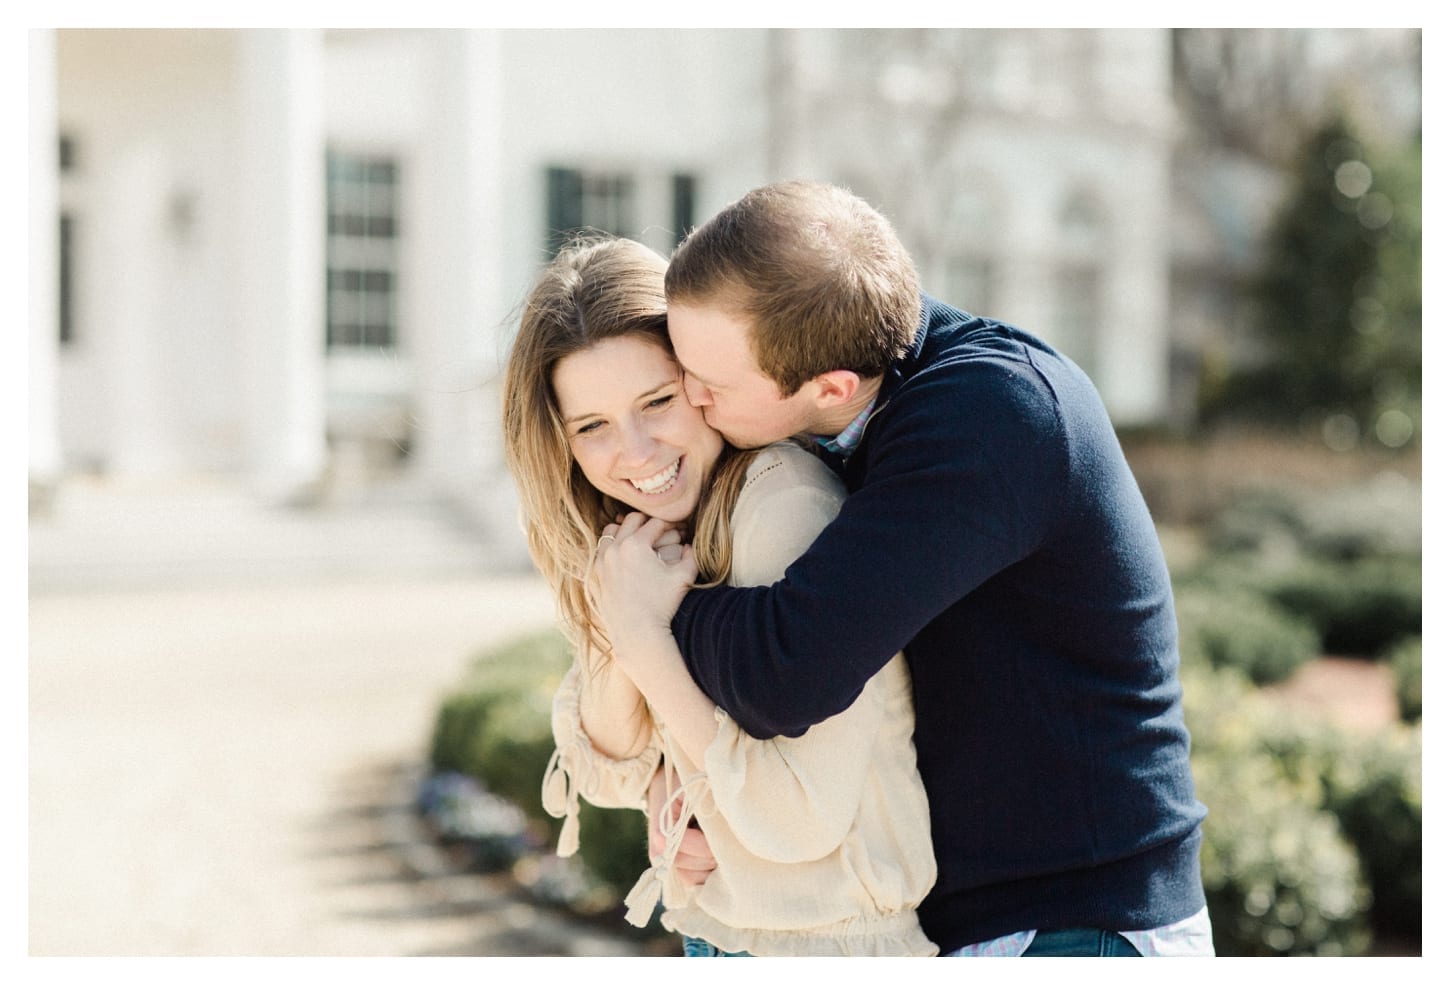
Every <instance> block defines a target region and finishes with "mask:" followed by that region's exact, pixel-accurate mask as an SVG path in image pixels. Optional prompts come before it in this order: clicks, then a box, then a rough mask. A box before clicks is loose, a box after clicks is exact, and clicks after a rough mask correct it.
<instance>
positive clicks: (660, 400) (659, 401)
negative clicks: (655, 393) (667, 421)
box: [645, 393, 675, 408]
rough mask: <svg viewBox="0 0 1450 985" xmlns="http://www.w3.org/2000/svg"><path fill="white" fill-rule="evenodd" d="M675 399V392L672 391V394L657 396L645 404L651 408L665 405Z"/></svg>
mask: <svg viewBox="0 0 1450 985" xmlns="http://www.w3.org/2000/svg"><path fill="white" fill-rule="evenodd" d="M674 399H675V395H674V394H673V393H670V394H666V395H665V396H663V397H655V398H654V399H653V400H651V401H650V402H649V403H647V404H645V406H646V407H649V408H656V407H663V406H665V405H666V404H668V403H669V402H670V401H671V400H674Z"/></svg>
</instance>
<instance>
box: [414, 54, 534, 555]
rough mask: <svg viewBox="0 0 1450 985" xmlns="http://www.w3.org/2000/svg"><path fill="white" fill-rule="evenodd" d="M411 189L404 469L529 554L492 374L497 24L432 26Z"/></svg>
mask: <svg viewBox="0 0 1450 985" xmlns="http://www.w3.org/2000/svg"><path fill="white" fill-rule="evenodd" d="M432 41H433V43H434V44H435V45H436V51H437V56H438V57H437V58H436V60H435V61H434V62H433V70H432V72H431V74H430V77H429V83H428V92H429V98H428V101H429V104H430V105H432V106H433V107H434V110H435V111H434V113H433V114H432V117H431V119H429V121H428V123H427V126H426V128H424V133H423V138H422V143H421V146H420V147H419V150H418V155H417V160H416V167H415V173H414V174H413V175H412V177H411V178H408V179H405V180H408V181H414V182H416V183H417V184H416V186H415V189H414V190H415V193H416V194H414V195H412V196H410V199H409V200H410V201H411V202H413V204H414V209H415V215H414V217H413V221H412V222H410V223H409V228H410V229H411V230H413V232H412V233H411V235H410V242H409V247H408V249H409V250H410V252H409V254H408V266H407V276H408V279H409V281H408V288H407V291H408V294H409V297H410V298H411V301H410V303H409V305H408V310H409V312H410V317H409V321H408V322H407V323H406V324H405V325H404V329H403V330H404V331H405V332H407V333H408V336H409V341H408V346H407V347H408V351H409V353H410V355H411V356H412V358H413V364H414V366H415V367H416V370H417V374H418V376H417V381H418V382H417V388H416V390H415V394H414V396H415V400H416V406H417V409H418V411H417V412H418V423H419V427H418V430H417V432H416V444H415V451H414V460H413V464H412V466H411V467H412V469H414V470H415V473H414V474H415V477H416V478H418V479H419V480H420V481H422V482H424V483H426V484H427V485H428V486H429V487H431V488H432V489H433V490H434V491H435V492H436V493H437V494H439V495H440V496H442V497H443V498H445V499H448V500H449V501H451V502H452V503H453V504H454V505H455V506H458V507H459V508H461V509H463V510H464V511H466V512H467V513H469V514H471V515H472V516H473V517H474V519H475V520H476V521H477V522H479V523H480V524H481V525H483V526H484V527H485V529H488V530H489V531H490V532H491V533H492V534H493V535H494V536H495V539H496V542H497V544H498V550H499V552H500V553H501V554H502V555H504V556H508V555H512V554H515V553H516V554H517V555H518V557H519V558H520V559H523V558H525V557H526V554H525V551H524V547H523V542H522V539H521V538H520V537H519V535H518V531H517V523H516V522H515V512H516V507H515V505H514V500H513V490H512V485H511V483H510V481H509V478H508V473H507V470H506V468H505V466H504V464H503V453H502V439H501V430H500V429H501V422H500V418H499V399H500V390H499V382H500V380H501V377H502V371H503V369H502V367H503V358H504V355H505V353H506V345H505V342H506V339H507V338H508V337H509V336H510V334H511V332H512V331H513V327H514V326H512V325H507V324H502V323H501V322H500V319H501V318H502V317H503V315H504V313H505V312H508V311H510V310H511V309H512V307H513V306H514V304H515V303H516V302H517V301H518V300H519V298H517V297H513V296H506V292H507V291H508V290H510V289H511V288H509V287H505V286H504V285H503V284H501V281H502V277H501V276H500V274H501V271H503V270H504V269H506V267H505V262H504V261H505V258H504V256H503V255H502V249H503V246H502V244H503V243H504V242H505V238H504V237H503V236H502V235H501V234H500V231H499V230H500V226H501V224H502V221H503V220H502V216H503V195H504V188H503V181H502V178H501V177H500V176H501V174H502V171H503V165H502V162H503V146H502V120H501V115H502V94H501V88H502V77H501V70H502V59H501V53H500V48H501V42H502V36H501V32H500V31H498V30H452V31H440V32H438V33H437V34H435V35H433V36H432Z"/></svg>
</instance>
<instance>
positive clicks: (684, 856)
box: [649, 769, 715, 886]
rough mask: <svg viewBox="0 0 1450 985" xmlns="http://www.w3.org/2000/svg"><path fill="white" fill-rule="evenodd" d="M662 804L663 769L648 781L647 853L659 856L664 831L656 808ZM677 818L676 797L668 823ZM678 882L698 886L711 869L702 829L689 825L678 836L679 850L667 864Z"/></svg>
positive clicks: (711, 855) (661, 850)
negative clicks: (673, 862) (671, 862)
mask: <svg viewBox="0 0 1450 985" xmlns="http://www.w3.org/2000/svg"><path fill="white" fill-rule="evenodd" d="M664 804H665V771H664V770H663V769H660V770H657V771H656V772H655V778H654V779H653V780H651V781H650V785H649V857H650V860H651V861H653V860H654V859H657V858H659V857H660V856H661V855H663V854H664V851H665V833H664V831H662V830H661V829H660V809H661V808H663V807H664ZM679 819H680V805H679V802H678V801H676V802H675V804H674V805H673V807H672V809H671V813H670V821H671V823H673V822H675V821H678V820H679ZM671 868H673V869H674V871H675V875H677V876H678V877H679V879H680V882H682V883H684V884H685V885H686V886H698V885H700V884H701V883H703V882H704V881H705V880H706V879H708V878H709V876H710V873H711V872H714V871H715V855H714V853H713V852H711V851H710V844H709V842H707V841H706V840H705V833H704V832H703V831H701V830H700V829H699V828H696V827H691V828H690V829H689V830H687V831H686V832H685V836H684V837H683V838H682V839H681V840H680V850H679V851H678V852H676V853H675V864H674V865H673V866H671Z"/></svg>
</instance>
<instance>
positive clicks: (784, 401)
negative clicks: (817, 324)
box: [669, 304, 814, 448]
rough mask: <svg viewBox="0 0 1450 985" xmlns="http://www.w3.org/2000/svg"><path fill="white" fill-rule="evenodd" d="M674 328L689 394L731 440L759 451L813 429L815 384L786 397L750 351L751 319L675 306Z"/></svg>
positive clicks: (672, 337)
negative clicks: (762, 447)
mask: <svg viewBox="0 0 1450 985" xmlns="http://www.w3.org/2000/svg"><path fill="white" fill-rule="evenodd" d="M669 326H670V342H671V344H673V346H674V349H675V358H677V359H678V360H679V362H680V366H681V367H682V368H683V369H684V371H685V395H686V396H687V397H688V398H689V401H690V403H692V404H694V405H695V406H696V407H699V408H701V409H702V410H704V412H705V421H706V423H708V424H709V425H710V426H711V427H712V428H714V429H715V430H717V431H719V432H720V433H721V434H723V435H724V436H725V440H726V441H729V442H730V443H731V444H732V445H734V446H736V447H737V448H758V447H761V446H762V445H768V444H770V443H771V442H772V441H780V440H781V439H782V438H788V437H790V436H791V435H793V434H802V433H808V432H809V431H810V424H811V420H812V417H813V410H814V408H813V405H812V404H811V400H810V397H809V391H810V388H811V385H810V384H809V383H807V384H806V385H805V386H804V387H802V388H801V389H800V390H798V391H796V393H795V394H793V395H792V396H789V397H782V396H781V395H780V388H779V387H778V386H776V384H775V381H774V380H772V379H770V377H768V376H766V375H765V374H764V373H762V372H761V371H760V367H759V365H757V363H756V361H755V355H754V353H752V352H751V351H750V337H749V322H748V321H747V320H746V319H745V318H743V317H739V316H735V315H730V314H727V313H725V312H724V311H722V310H720V309H719V308H713V307H709V306H708V305H700V306H695V305H687V304H670V305H669Z"/></svg>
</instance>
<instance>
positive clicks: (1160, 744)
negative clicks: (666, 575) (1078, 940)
mask: <svg viewBox="0 0 1450 985" xmlns="http://www.w3.org/2000/svg"><path fill="white" fill-rule="evenodd" d="M838 464H839V463H838ZM842 475H843V477H844V479H845V481H846V486H847V489H848V491H849V493H850V495H849V496H848V497H847V499H846V503H845V505H844V506H843V508H842V510H841V513H840V515H839V516H838V517H837V518H836V520H835V521H834V522H832V523H831V524H830V525H829V526H828V527H827V528H826V529H825V530H824V531H822V533H821V534H820V536H819V537H818V538H817V539H816V541H815V543H814V544H813V545H812V546H811V548H810V549H809V550H808V551H807V552H806V553H805V554H804V555H803V556H802V557H801V558H800V559H799V560H798V561H796V562H795V563H794V564H793V565H792V566H791V567H790V568H789V569H788V570H787V571H786V573H785V577H784V579H783V580H782V581H780V582H777V583H776V584H775V585H773V586H770V587H765V588H726V587H718V588H713V589H708V590H702V591H694V592H690V593H689V594H688V596H687V597H686V598H685V601H684V603H683V604H682V605H681V606H680V609H679V612H678V613H677V614H676V616H675V620H674V627H673V628H674V632H675V636H676V638H677V639H678V641H679V643H680V647H681V650H682V651H683V652H684V655H685V661H686V663H687V664H688V665H689V668H690V671H691V673H692V674H693V676H694V678H695V680H696V681H697V682H698V683H699V684H700V686H701V687H702V688H703V689H704V690H705V692H706V693H708V694H709V695H710V697H711V698H712V699H713V700H715V701H716V702H717V703H718V704H719V705H720V706H721V707H722V708H724V709H725V710H726V711H727V712H728V713H729V714H730V715H731V716H732V717H733V718H734V719H735V720H736V721H738V722H739V723H740V724H741V726H742V727H743V728H744V729H745V730H746V731H747V732H749V733H750V734H751V735H754V736H756V737H757V738H767V737H770V736H774V735H791V736H794V735H800V734H801V733H803V732H804V731H805V730H806V729H807V728H809V727H810V726H811V725H812V724H814V723H816V722H819V721H821V720H822V719H824V718H827V717H829V716H830V715H833V714H836V713H837V712H840V711H841V710H843V709H844V708H846V707H847V706H848V705H849V704H850V703H851V702H852V701H853V700H854V699H855V697H856V695H857V694H859V693H860V691H861V689H862V687H863V686H864V684H865V682H866V680H867V679H868V678H869V677H870V676H871V675H872V674H874V673H876V671H877V670H879V669H880V668H881V667H882V666H883V665H884V664H885V663H886V661H887V660H888V659H890V657H891V656H892V655H893V654H894V653H896V652H897V651H898V650H905V652H906V657H907V661H908V664H909V665H910V667H911V673H912V679H913V686H914V690H915V698H916V714H917V725H916V748H917V755H918V765H919V768H920V770H921V775H922V779H923V781H924V783H925V785H926V790H927V795H928V798H929V800H930V802H931V815H932V816H931V820H932V838H933V841H934V846H935V850H936V856H937V863H938V869H939V872H940V875H939V878H938V881H937V884H936V887H935V888H934V889H933V890H932V892H931V894H930V895H929V896H928V897H927V899H926V901H925V902H924V903H923V904H922V907H921V911H920V916H921V921H922V925H923V927H924V928H925V930H926V932H927V934H928V935H929V936H930V937H931V938H932V940H933V941H935V942H936V943H937V944H938V945H939V946H940V947H941V948H942V950H943V952H945V951H949V950H952V949H954V948H957V947H961V946H963V945H965V944H970V943H975V942H978V941H982V940H988V939H991V938H993V937H997V936H1000V935H1002V934H1005V933H1010V932H1013V931H1018V930H1028V929H1044V930H1045V929H1052V928H1063V927H1075V926H1088V927H1099V928H1106V929H1111V930H1134V929H1146V928H1151V927H1157V926H1162V925H1164V924H1167V923H1171V922H1173V921H1175V920H1179V919H1182V918H1184V917H1187V916H1189V915H1191V914H1192V913H1194V912H1196V911H1197V910H1198V909H1199V908H1201V907H1202V906H1203V905H1204V896H1203V888H1202V883H1201V880H1200V876H1199V862H1198V849H1199V840H1200V836H1199V824H1200V822H1201V820H1202V818H1203V817H1204V815H1205V813H1206V811H1205V809H1204V807H1203V805H1202V804H1200V803H1199V802H1198V801H1197V800H1196V799H1195V797H1194V791H1193V781H1192V777H1191V776H1190V773H1189V767H1188V732H1187V729H1186V728H1185V727H1184V723H1183V711H1182V703H1181V689H1180V686H1179V682H1178V674H1177V671H1178V649H1177V627H1176V622H1175V617H1174V612H1173V599H1172V593H1171V589H1170V585H1169V578H1168V570H1167V566H1166V565H1165V563H1164V560H1163V552H1162V548H1161V546H1160V544H1159V542H1158V537H1157V532H1156V531H1155V529H1154V527H1153V523H1152V520H1151V518H1150V516H1149V513H1148V509H1147V506H1146V505H1145V504H1144V502H1143V498H1142V495H1141V494H1140V492H1139V490H1138V487H1137V483H1136V482H1135V481H1134V479H1133V476H1132V474H1131V472H1130V471H1129V469H1128V465H1127V462H1126V461H1125V459H1124V457H1123V454H1122V450H1121V448H1120V447H1119V444H1118V440H1117V437H1116V435H1115V433H1114V431H1113V428H1112V426H1111V424H1110V422H1109V419H1108V415H1107V412H1106V410H1105V409H1104V408H1103V405H1102V402H1101V400H1100V399H1099V397H1098V394H1097V392H1096V390H1095V389H1094V388H1093V386H1092V383H1091V382H1090V381H1089V380H1088V378H1087V377H1086V375H1084V374H1083V373H1082V372H1081V371H1080V370H1079V369H1078V368H1077V367H1076V366H1074V365H1073V364H1072V363H1071V362H1069V361H1067V360H1066V359H1064V358H1063V357H1062V356H1060V355H1058V354H1057V353H1056V352H1055V351H1054V350H1053V349H1051V348H1050V347H1049V346H1047V345H1046V344H1045V343H1043V342H1042V341H1040V340H1039V339H1036V338H1034V337H1033V336H1031V335H1029V334H1027V333H1026V332H1023V331H1021V330H1019V329H1017V328H1014V327H1012V326H1010V325H1005V324H1002V323H999V322H994V321H990V320H987V319H983V318H978V317H974V316H972V315H968V314H965V313H963V312H961V311H958V310H956V309H954V308H951V307H948V306H947V305H944V304H942V303H940V302H938V301H935V300H933V299H931V298H928V297H924V298H923V316H922V328H921V330H920V331H919V332H918V333H917V338H916V340H915V343H914V346H913V348H912V351H911V352H909V353H908V354H907V356H906V357H905V358H903V359H902V360H901V361H900V362H899V363H898V364H897V365H896V366H894V367H893V368H892V369H891V370H890V371H889V372H888V373H887V375H886V378H885V379H884V380H883V384H882V389H881V394H880V396H879V397H878V400H877V410H876V412H875V413H874V415H873V416H872V418H871V420H870V423H869V424H868V425H867V428H866V432H865V435H864V437H863V439H862V443H861V444H860V446H859V447H858V448H857V450H856V451H855V452H854V453H853V454H852V456H851V458H850V459H849V460H848V461H847V462H846V463H845V466H844V469H843V471H842Z"/></svg>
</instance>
